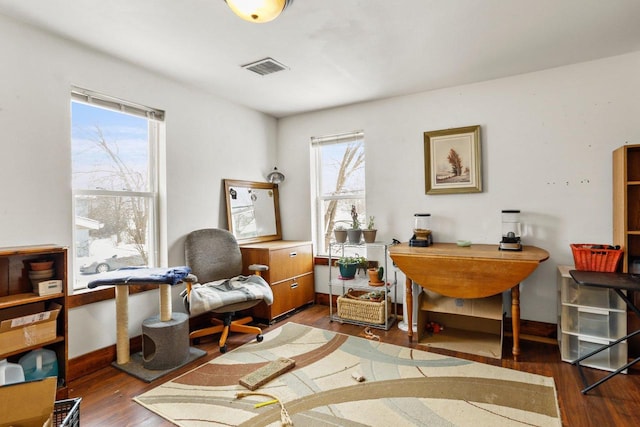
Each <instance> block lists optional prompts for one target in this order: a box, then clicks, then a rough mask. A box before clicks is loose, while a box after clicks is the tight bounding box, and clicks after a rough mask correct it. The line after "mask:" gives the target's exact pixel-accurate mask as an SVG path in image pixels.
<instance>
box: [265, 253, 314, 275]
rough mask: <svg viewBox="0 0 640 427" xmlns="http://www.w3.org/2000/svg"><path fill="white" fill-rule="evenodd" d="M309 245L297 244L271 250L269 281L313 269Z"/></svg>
mask: <svg viewBox="0 0 640 427" xmlns="http://www.w3.org/2000/svg"><path fill="white" fill-rule="evenodd" d="M311 252H312V251H311V245H299V246H294V247H290V248H282V249H275V250H272V251H271V259H270V263H269V267H270V268H269V277H270V279H271V283H278V282H280V281H281V280H285V279H289V278H291V277H296V276H300V275H303V274H305V273H309V272H310V271H313V257H312V253H311Z"/></svg>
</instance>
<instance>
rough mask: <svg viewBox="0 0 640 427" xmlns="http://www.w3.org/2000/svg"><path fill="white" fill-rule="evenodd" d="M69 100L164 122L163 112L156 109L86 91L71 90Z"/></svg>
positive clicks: (79, 89)
mask: <svg viewBox="0 0 640 427" xmlns="http://www.w3.org/2000/svg"><path fill="white" fill-rule="evenodd" d="M71 98H72V99H73V100H75V101H79V102H84V103H86V104H91V105H96V106H98V107H102V108H108V109H110V110H115V111H120V112H122V113H127V114H131V115H134V116H140V117H146V118H147V119H152V120H158V121H164V111H162V110H158V109H157V108H151V107H145V106H144V105H139V104H135V103H133V102H129V101H124V100H122V99H118V98H115V97H112V96H108V95H103V94H101V93H98V92H93V91H90V90H88V89H81V88H75V87H74V88H72V89H71Z"/></svg>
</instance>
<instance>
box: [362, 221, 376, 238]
mask: <svg viewBox="0 0 640 427" xmlns="http://www.w3.org/2000/svg"><path fill="white" fill-rule="evenodd" d="M374 219H375V217H373V216H370V217H369V221H368V222H367V228H366V229H364V230H362V235H363V236H364V242H365V243H373V242H375V241H376V233H377V232H378V230H376V226H375V222H374Z"/></svg>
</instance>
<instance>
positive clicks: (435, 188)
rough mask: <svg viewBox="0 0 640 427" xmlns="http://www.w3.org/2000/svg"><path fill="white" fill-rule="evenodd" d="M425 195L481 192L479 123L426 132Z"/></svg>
mask: <svg viewBox="0 0 640 427" xmlns="http://www.w3.org/2000/svg"><path fill="white" fill-rule="evenodd" d="M424 177H425V192H426V194H450V193H480V192H481V191H482V155H481V153H480V126H467V127H462V128H455V129H444V130H435V131H429V132H425V133H424Z"/></svg>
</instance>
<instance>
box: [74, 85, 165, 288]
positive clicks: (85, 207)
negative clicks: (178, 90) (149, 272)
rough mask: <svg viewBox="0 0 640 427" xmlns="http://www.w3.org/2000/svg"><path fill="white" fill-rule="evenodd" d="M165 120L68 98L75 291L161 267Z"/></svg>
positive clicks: (127, 106)
mask: <svg viewBox="0 0 640 427" xmlns="http://www.w3.org/2000/svg"><path fill="white" fill-rule="evenodd" d="M163 120H164V112H163V111H160V110H156V109H153V108H148V107H145V106H141V105H136V104H134V103H131V102H127V101H123V100H120V99H116V98H112V97H109V96H106V95H102V94H99V93H95V92H91V91H88V90H84V89H75V88H74V89H73V90H72V92H71V156H72V159H71V169H72V170H71V176H72V192H73V221H74V244H73V266H74V279H75V280H74V289H82V288H85V287H86V285H87V283H88V282H89V281H91V280H93V279H95V278H97V277H99V275H100V274H101V273H104V272H107V271H112V270H116V269H119V268H122V267H130V266H148V267H155V266H156V265H157V259H158V241H159V238H158V233H159V228H158V227H159V225H158V224H159V214H158V149H159V146H160V138H161V135H163V134H164V132H163V128H162V126H163V125H164V123H163Z"/></svg>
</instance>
